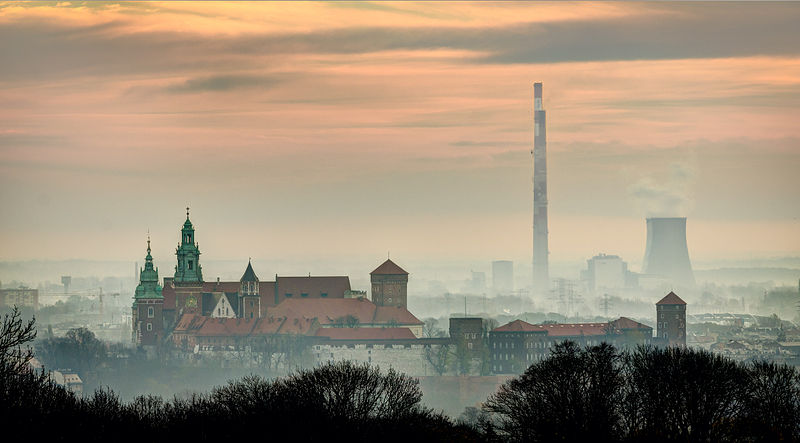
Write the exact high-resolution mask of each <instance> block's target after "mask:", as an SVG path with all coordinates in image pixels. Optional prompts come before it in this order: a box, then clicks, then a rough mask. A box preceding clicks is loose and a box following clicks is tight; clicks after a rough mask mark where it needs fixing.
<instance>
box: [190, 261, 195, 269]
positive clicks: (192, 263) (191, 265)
mask: <svg viewBox="0 0 800 443" xmlns="http://www.w3.org/2000/svg"><path fill="white" fill-rule="evenodd" d="M192 269H194V261H192V260H189V270H190V271H191V270H192Z"/></svg>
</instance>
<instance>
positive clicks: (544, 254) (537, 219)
mask: <svg viewBox="0 0 800 443" xmlns="http://www.w3.org/2000/svg"><path fill="white" fill-rule="evenodd" d="M531 154H533V292H534V294H544V293H547V291H548V290H549V289H550V271H549V268H548V254H549V249H548V246H547V138H546V121H545V111H544V108H543V106H542V84H541V83H534V84H533V150H532V151H531Z"/></svg>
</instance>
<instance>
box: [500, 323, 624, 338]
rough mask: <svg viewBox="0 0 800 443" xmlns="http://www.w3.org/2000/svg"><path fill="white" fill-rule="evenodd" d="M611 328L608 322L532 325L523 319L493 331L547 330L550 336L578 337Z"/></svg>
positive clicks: (604, 331) (603, 332) (605, 331)
mask: <svg viewBox="0 0 800 443" xmlns="http://www.w3.org/2000/svg"><path fill="white" fill-rule="evenodd" d="M608 330H609V324H608V323H556V324H546V325H532V324H530V323H528V322H524V321H522V320H514V321H512V322H511V323H508V324H505V325H503V326H500V327H499V328H495V329H494V330H493V331H492V332H519V331H521V332H538V331H543V332H546V333H547V335H548V336H550V337H577V336H581V335H584V336H585V335H606V333H607V331H608Z"/></svg>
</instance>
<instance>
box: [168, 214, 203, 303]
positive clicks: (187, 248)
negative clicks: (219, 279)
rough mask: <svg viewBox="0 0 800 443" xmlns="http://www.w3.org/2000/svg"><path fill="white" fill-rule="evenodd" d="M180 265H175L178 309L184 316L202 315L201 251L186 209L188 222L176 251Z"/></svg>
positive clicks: (184, 225) (184, 226)
mask: <svg viewBox="0 0 800 443" xmlns="http://www.w3.org/2000/svg"><path fill="white" fill-rule="evenodd" d="M175 255H176V256H177V257H178V264H177V265H175V276H174V278H173V279H172V282H173V284H174V285H175V302H176V308H177V309H179V310H180V311H182V312H183V313H184V314H188V313H195V314H199V313H201V306H200V303H201V302H202V288H203V271H202V268H201V267H200V249H199V248H198V245H197V243H196V242H195V237H194V227H193V226H192V222H191V220H189V208H186V221H185V222H184V223H183V228H182V229H181V242H180V244H179V245H178V248H177V249H176V250H175Z"/></svg>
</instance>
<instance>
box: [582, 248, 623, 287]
mask: <svg viewBox="0 0 800 443" xmlns="http://www.w3.org/2000/svg"><path fill="white" fill-rule="evenodd" d="M586 264H587V268H586V272H585V274H584V275H585V280H586V286H587V288H588V289H589V291H590V292H593V293H598V292H599V293H602V292H603V291H607V290H615V289H621V288H624V287H626V286H627V276H628V264H627V263H625V262H624V261H622V259H621V258H620V257H619V256H618V255H606V254H602V253H601V254H598V255H595V256H594V257H592V258H590V259H589V260H586Z"/></svg>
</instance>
